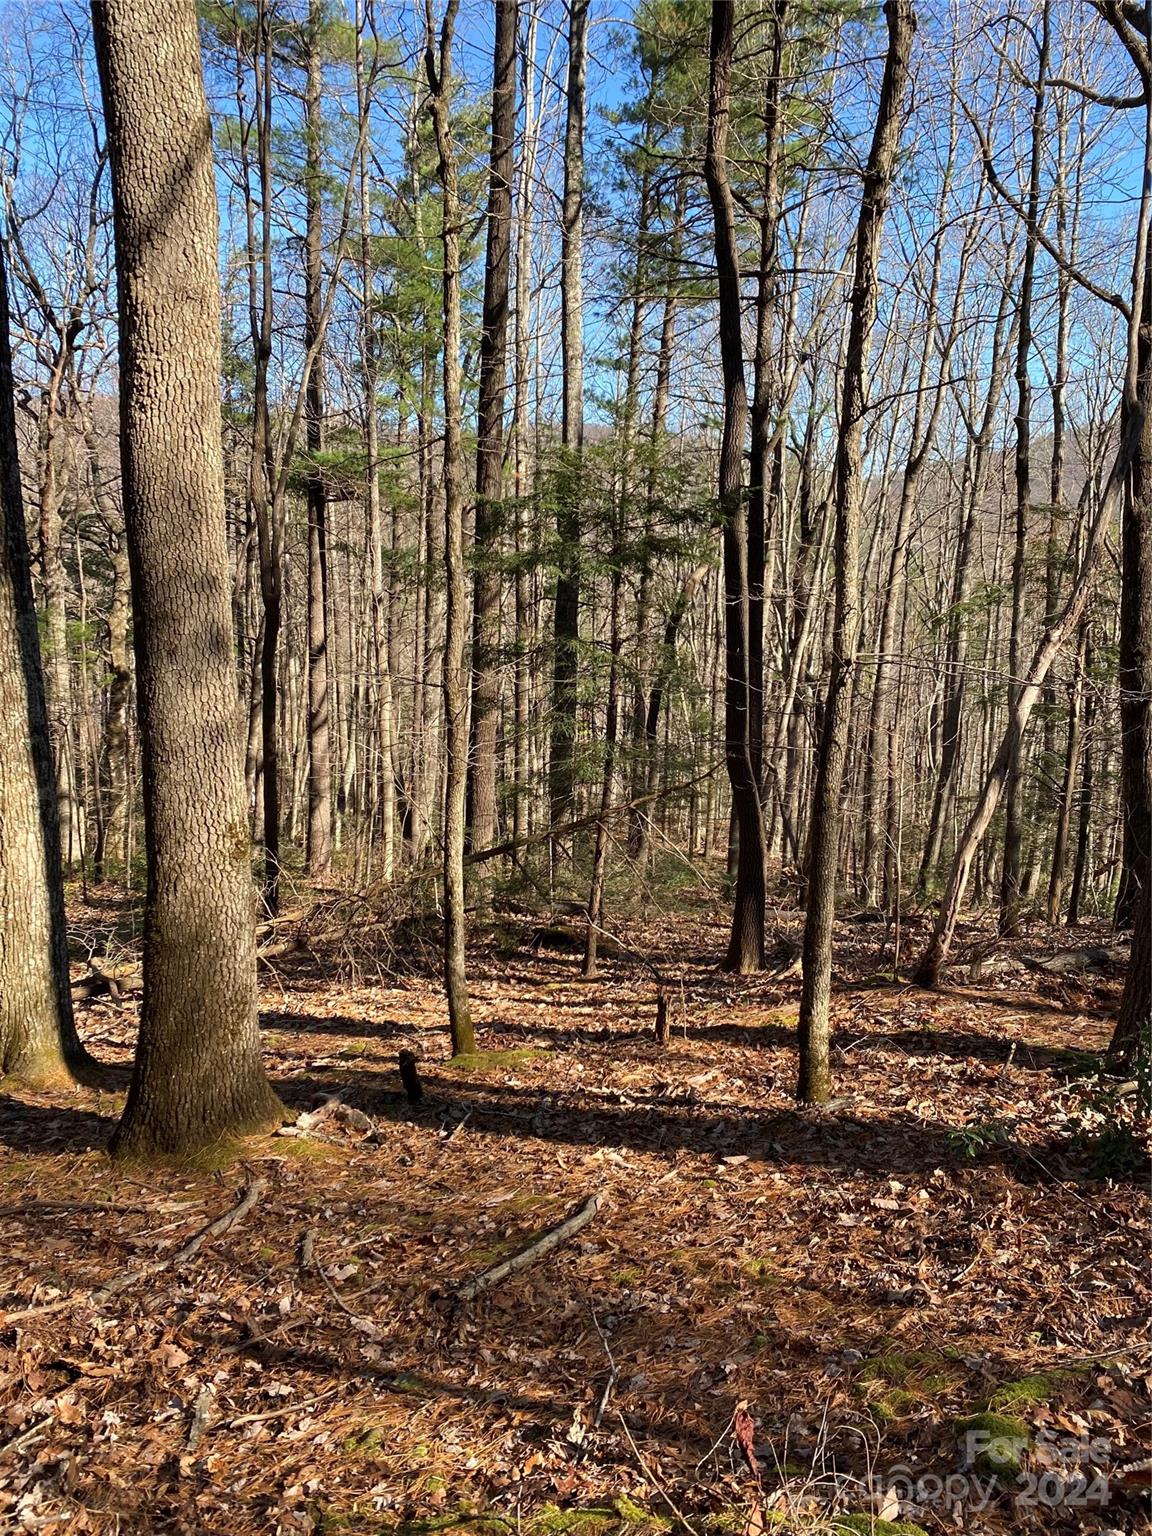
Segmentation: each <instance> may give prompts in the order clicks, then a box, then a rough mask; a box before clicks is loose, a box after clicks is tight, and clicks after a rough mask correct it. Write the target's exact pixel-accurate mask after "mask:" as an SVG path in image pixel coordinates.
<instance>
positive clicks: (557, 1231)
mask: <svg viewBox="0 0 1152 1536" xmlns="http://www.w3.org/2000/svg"><path fill="white" fill-rule="evenodd" d="M600 1200H601V1196H600V1195H590V1196H589V1198H588V1199H587V1200H585V1202H584V1204H583V1205H582V1206H580V1208H579V1209H578V1210H576V1211H574V1212H573V1213H572V1215H571V1216H569V1217H568V1218H567V1219H566V1220H565V1221H562V1222H561V1223H560V1225H559V1226H558V1227H552V1228H550V1229H549V1230H548V1231H547V1232H545V1233H544V1235H543V1237H538V1238H537V1239H536V1241H535V1242H534V1243H529V1245H528V1247H527V1248H522V1249H521V1250H520V1252H519V1253H514V1254H513V1255H512V1257H511V1258H509V1259H504V1260H503V1261H502V1262H501V1263H499V1264H493V1266H492V1268H491V1269H486V1270H484V1272H483V1273H482V1274H479V1275H477V1276H476V1277H475V1279H473V1280H466V1281H465V1282H464V1284H463V1285H462V1286H460V1287H459V1288H458V1289H457V1291H456V1299H457V1301H472V1300H473V1298H474V1297H476V1296H479V1295H480V1294H481V1293H482V1292H484V1291H490V1290H491V1289H492V1287H493V1286H494V1285H499V1283H500V1281H501V1280H504V1279H506V1278H507V1277H508V1276H509V1275H513V1274H515V1273H516V1271H517V1270H518V1269H526V1268H527V1266H528V1265H529V1264H534V1263H535V1262H536V1260H537V1259H542V1258H544V1257H545V1256H546V1255H547V1254H549V1253H551V1252H552V1251H553V1250H554V1249H556V1248H559V1247H560V1245H561V1243H566V1242H567V1241H568V1239H569V1238H570V1237H575V1235H576V1233H577V1232H581V1231H583V1229H584V1228H585V1227H586V1226H587V1225H588V1223H589V1222H590V1221H591V1220H592V1218H593V1217H594V1216H595V1214H596V1212H597V1211H598V1210H599V1209H600Z"/></svg>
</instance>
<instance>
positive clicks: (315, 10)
mask: <svg viewBox="0 0 1152 1536" xmlns="http://www.w3.org/2000/svg"><path fill="white" fill-rule="evenodd" d="M321 24H322V11H321V7H320V5H319V3H318V0H309V6H308V22H307V58H306V67H307V77H306V82H305V87H304V133H305V139H306V144H305V166H304V200H305V204H306V213H305V220H306V227H305V231H304V347H305V350H306V351H307V353H308V355H309V357H310V359H311V367H310V368H309V369H308V379H307V383H306V385H305V396H304V430H305V446H306V448H307V450H308V873H309V874H310V875H312V876H317V875H320V876H323V875H326V874H327V873H328V871H329V870H330V869H331V867H332V747H331V714H330V707H329V687H328V683H329V677H328V674H329V667H328V504H327V503H328V492H327V487H326V485H325V480H324V471H323V469H322V467H321V465H320V463H319V459H320V455H321V454H322V453H323V451H324V414H325V402H324V393H325V392H324V360H323V356H322V347H323V330H324V300H323V296H322V293H321V284H322V282H323V240H324V223H323V221H324V198H323V176H324V167H323V164H322V160H321V148H322V145H321V134H322V120H321V106H320V97H321V92H322V90H323V76H322V71H321V59H320V29H321ZM306 366H307V364H306Z"/></svg>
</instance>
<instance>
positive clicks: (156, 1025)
mask: <svg viewBox="0 0 1152 1536" xmlns="http://www.w3.org/2000/svg"><path fill="white" fill-rule="evenodd" d="M92 17H93V26H94V34H95V43H96V56H97V63H98V66H99V71H100V84H101V92H102V95H103V99H104V114H105V122H106V124H107V133H108V145H109V150H110V155H111V164H112V191H113V209H114V227H115V242H116V271H117V278H118V287H119V330H120V411H121V416H120V420H121V453H122V459H123V478H124V509H125V522H126V527H127V533H128V553H129V559H130V561H131V567H132V588H133V598H134V605H133V607H134V614H135V625H134V641H135V649H136V676H137V696H138V707H139V717H140V736H141V748H142V756H143V767H144V806H145V817H144V827H145V846H146V851H147V863H148V895H147V905H146V909H145V927H144V997H143V1004H142V1008H141V1016H140V1039H139V1044H138V1048H137V1055H136V1064H135V1069H134V1072H133V1075H132V1083H131V1087H130V1089H129V1094H128V1103H127V1105H126V1107H125V1110H124V1116H123V1118H122V1120H121V1122H120V1125H119V1127H118V1128H117V1131H116V1133H115V1136H114V1138H113V1150H114V1151H115V1152H116V1153H117V1154H118V1155H120V1156H145V1157H147V1156H153V1155H168V1154H184V1153H188V1152H190V1151H193V1150H195V1149H196V1148H198V1147H202V1146H205V1145H207V1144H209V1143H211V1142H214V1141H216V1140H218V1139H219V1138H220V1137H222V1136H226V1135H228V1134H238V1133H244V1132H250V1131H256V1130H261V1129H264V1128H267V1127H269V1126H271V1125H273V1124H274V1123H275V1122H276V1121H277V1120H278V1119H279V1118H280V1105H279V1102H278V1100H277V1099H276V1096H275V1095H274V1093H273V1092H272V1090H271V1088H270V1087H269V1085H268V1082H267V1079H266V1078H265V1076H264V1072H263V1068H262V1066H261V1062H260V1037H259V1030H258V1027H257V1021H256V956H255V930H254V923H253V902H252V880H251V868H250V853H251V846H250V841H249V835H248V825H247V816H246V813H245V804H244V781H243V772H242V757H241V742H240V737H239V729H238V726H239V720H238V714H237V709H236V696H235V679H234V673H233V656H232V634H231V607H230V598H229V576H228V552H227V544H226V539H225V525H224V484H223V451H222V442H221V432H220V371H221V352H220V287H219V278H218V275H217V265H216V263H217V214H216V194H215V186H214V180H213V170H212V140H211V130H210V125H209V119H208V111H207V106H206V103H205V99H204V87H203V81H202V77H201V69H200V41H199V36H198V32H197V24H196V11H195V7H194V5H193V4H192V0H95V3H94V4H93V7H92Z"/></svg>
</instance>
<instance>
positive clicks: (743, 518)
mask: <svg viewBox="0 0 1152 1536" xmlns="http://www.w3.org/2000/svg"><path fill="white" fill-rule="evenodd" d="M733 12H734V6H733V5H732V4H731V3H730V0H713V5H712V24H711V32H710V36H709V79H708V139H707V147H706V150H705V156H704V179H705V182H706V183H707V187H708V197H709V201H710V203H711V206H712V222H713V229H714V238H715V249H716V268H717V277H718V283H719V300H720V360H721V368H722V371H723V377H724V425H723V431H722V436H721V444H720V475H719V487H718V489H719V500H720V510H721V516H722V518H723V544H724V654H725V667H726V678H725V688H724V757H725V762H726V764H727V768H728V779H729V782H730V784H731V786H732V810H733V822H734V825H735V827H736V829H737V839H738V840H737V872H736V891H735V901H734V903H733V909H732V930H731V935H730V937H729V942H728V953H727V956H726V957H725V961H724V966H725V969H726V970H729V971H736V972H738V973H740V974H741V975H743V974H747V973H749V972H752V971H759V970H762V969H763V966H764V906H765V899H766V892H765V858H766V852H767V850H766V847H765V840H764V814H763V807H762V805H761V800H760V768H759V763H758V762H757V761H756V741H757V732H756V728H755V725H754V722H753V717H752V701H753V698H754V697H756V698H758V697H759V696H760V689H761V680H759V679H756V678H754V677H753V676H752V673H751V665H752V656H753V643H752V636H751V624H752V608H753V603H752V592H751V589H750V583H749V553H748V505H747V501H746V498H745V492H744V476H743V459H744V438H745V433H746V431H747V428H748V388H747V384H746V382H745V377H744V352H743V345H742V341H741V301H740V256H739V249H738V245H737V238H736V210H735V204H734V201H733V197H732V188H731V184H730V182H729V179H728V127H729V116H730V104H731V90H732V61H733V53H734V48H735V43H734V23H735V17H734V14H733Z"/></svg>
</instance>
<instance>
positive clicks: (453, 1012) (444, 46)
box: [424, 0, 476, 1056]
mask: <svg viewBox="0 0 1152 1536" xmlns="http://www.w3.org/2000/svg"><path fill="white" fill-rule="evenodd" d="M458 8H459V0H448V4H447V6H446V8H445V11H444V19H443V22H442V23H441V28H440V40H439V44H438V45H437V43H436V40H435V34H434V31H433V21H432V0H425V12H424V16H425V52H424V66H425V72H426V74H427V76H428V88H429V109H430V111H431V114H432V126H433V128H434V130H435V134H436V153H437V157H438V161H439V170H438V175H439V180H440V190H441V196H442V201H443V211H442V218H441V235H440V240H441V248H442V250H443V253H444V566H445V571H446V574H447V606H446V622H445V634H444V715H445V737H446V741H445V753H446V758H447V762H446V770H447V771H446V776H445V785H444V989H445V992H446V994H447V1000H448V1023H449V1025H450V1027H451V1030H452V1051H453V1054H454V1055H457V1056H463V1055H467V1054H469V1053H470V1052H472V1051H474V1050H475V1049H476V1037H475V1034H474V1032H473V1028H472V1013H471V1008H470V1006H469V1002H468V978H467V974H466V972H465V955H464V949H465V938H466V916H465V910H464V800H465V792H466V789H467V780H468V668H467V663H466V660H465V654H464V651H465V645H466V643H467V637H468V587H467V579H466V573H465V570H464V505H463V502H464V496H463V483H462V482H463V474H464V447H463V443H462V441H461V435H460V416H461V408H462V400H463V377H462V370H461V367H460V192H459V168H458V165H457V161H456V147H455V145H454V143H453V141H452V123H451V118H450V115H449V114H450V103H449V89H450V85H451V79H452V36H453V30H454V27H455V24H456V15H457V11H458Z"/></svg>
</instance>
